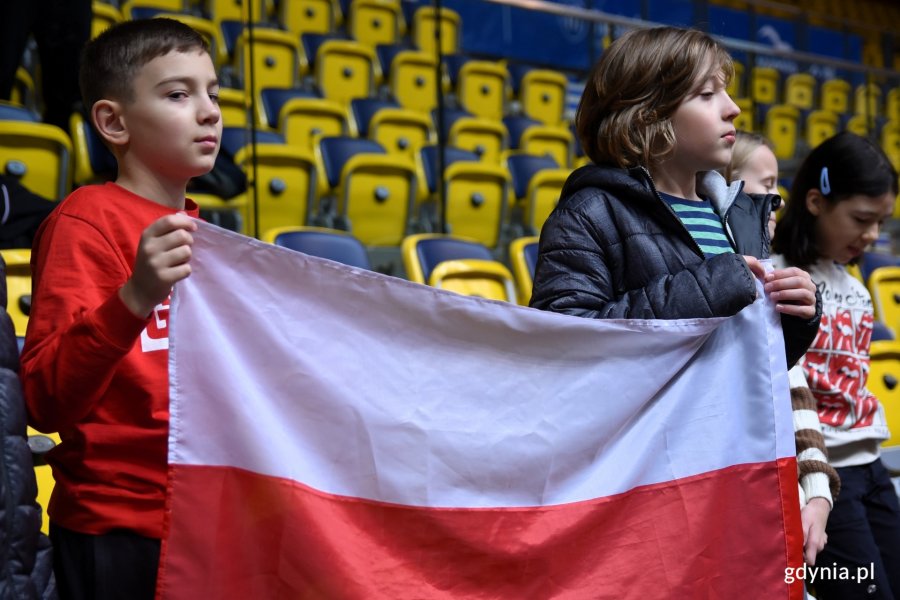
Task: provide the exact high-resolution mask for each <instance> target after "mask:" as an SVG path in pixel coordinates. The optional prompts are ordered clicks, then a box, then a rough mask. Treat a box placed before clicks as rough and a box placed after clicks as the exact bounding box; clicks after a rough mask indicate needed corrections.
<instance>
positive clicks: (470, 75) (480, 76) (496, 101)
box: [447, 54, 507, 121]
mask: <svg viewBox="0 0 900 600" xmlns="http://www.w3.org/2000/svg"><path fill="white" fill-rule="evenodd" d="M447 64H448V71H449V74H450V80H451V82H452V85H453V90H454V92H455V93H456V97H457V99H458V100H459V104H460V106H461V107H462V108H464V109H465V110H467V111H468V112H470V113H472V114H473V115H475V116H478V117H482V118H485V119H493V120H495V121H499V120H500V119H502V118H503V115H504V114H505V110H506V102H505V98H506V80H507V72H506V67H504V66H503V65H500V64H498V63H496V62H491V61H486V60H475V59H470V58H467V57H465V56H461V55H458V54H457V55H454V56H452V57H447Z"/></svg>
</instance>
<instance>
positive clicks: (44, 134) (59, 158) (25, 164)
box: [0, 120, 72, 200]
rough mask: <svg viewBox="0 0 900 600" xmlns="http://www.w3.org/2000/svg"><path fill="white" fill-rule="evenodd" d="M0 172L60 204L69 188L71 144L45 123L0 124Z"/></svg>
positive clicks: (63, 133)
mask: <svg viewBox="0 0 900 600" xmlns="http://www.w3.org/2000/svg"><path fill="white" fill-rule="evenodd" d="M0 171H3V172H5V173H6V174H8V175H12V176H15V177H18V178H19V180H20V182H21V184H22V185H24V186H25V187H27V188H28V189H29V190H31V191H32V192H34V193H36V194H39V195H41V196H43V197H45V198H48V199H50V200H62V199H63V198H65V197H66V196H67V195H68V194H69V192H70V191H71V188H72V140H71V138H70V137H69V134H68V133H67V132H66V131H64V130H63V129H61V128H59V127H57V126H55V125H50V124H48V123H34V122H32V121H21V120H19V121H3V122H2V124H0Z"/></svg>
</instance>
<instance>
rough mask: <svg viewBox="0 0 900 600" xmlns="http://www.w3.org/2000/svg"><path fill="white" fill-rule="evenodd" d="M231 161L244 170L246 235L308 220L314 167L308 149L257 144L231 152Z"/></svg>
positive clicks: (314, 190)
mask: <svg viewBox="0 0 900 600" xmlns="http://www.w3.org/2000/svg"><path fill="white" fill-rule="evenodd" d="M234 162H235V164H237V165H238V166H239V167H241V168H242V169H243V170H244V172H245V173H247V199H246V205H245V206H246V208H245V213H244V223H245V227H246V231H247V233H248V234H250V235H257V236H258V235H259V234H260V233H261V232H263V231H266V230H268V229H273V228H275V227H284V226H288V225H306V224H307V223H309V222H310V221H311V219H312V214H313V211H314V209H315V208H316V197H317V196H316V193H317V188H316V177H317V170H316V166H315V161H314V158H313V155H312V153H311V152H310V151H309V150H307V149H305V148H302V147H299V146H289V145H287V144H275V143H261V144H257V145H256V148H255V151H254V148H253V146H251V145H247V146H244V147H242V148H241V149H240V150H238V151H237V152H236V153H235V155H234ZM254 168H255V171H254ZM254 174H255V179H254ZM254 182H256V185H254ZM257 194H258V195H257ZM257 218H258V221H257Z"/></svg>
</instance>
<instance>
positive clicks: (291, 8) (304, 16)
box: [278, 0, 341, 37]
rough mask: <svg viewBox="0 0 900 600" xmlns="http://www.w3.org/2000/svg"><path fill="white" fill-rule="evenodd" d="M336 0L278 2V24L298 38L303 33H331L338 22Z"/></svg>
mask: <svg viewBox="0 0 900 600" xmlns="http://www.w3.org/2000/svg"><path fill="white" fill-rule="evenodd" d="M340 10H341V9H340V5H339V4H338V2H337V0H280V2H279V4H278V22H279V23H281V24H282V25H283V26H284V28H285V29H287V30H288V31H290V32H291V33H293V34H294V35H295V36H297V37H299V36H301V35H303V34H304V33H322V34H324V33H331V32H332V31H334V29H335V27H336V25H337V23H338V21H339V20H340V18H339V17H340Z"/></svg>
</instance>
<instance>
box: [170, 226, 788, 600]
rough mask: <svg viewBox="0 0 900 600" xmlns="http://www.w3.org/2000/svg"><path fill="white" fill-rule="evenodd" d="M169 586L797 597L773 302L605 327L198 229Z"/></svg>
mask: <svg viewBox="0 0 900 600" xmlns="http://www.w3.org/2000/svg"><path fill="white" fill-rule="evenodd" d="M192 265H193V273H192V275H191V277H189V278H188V279H187V280H185V281H184V282H181V283H179V284H178V285H177V286H176V290H175V293H174V295H173V300H172V305H171V312H170V315H169V316H170V319H171V329H170V355H169V360H170V386H171V428H170V429H171V431H170V439H169V506H168V510H167V516H166V519H167V524H166V534H165V539H164V544H163V556H162V560H161V565H160V572H159V585H158V589H157V597H158V598H162V599H181V598H184V599H190V600H194V599H196V598H222V599H235V600H237V599H240V600H246V599H254V600H255V599H265V600H269V599H272V600H274V599H305V598H315V599H320V598H327V599H366V600H375V599H386V600H387V599H390V600H402V599H429V600H430V599H439V598H440V599H444V598H446V599H451V598H452V599H458V598H463V599H482V600H486V599H515V600H518V599H549V598H564V599H590V600H596V599H605V598H609V599H616V600H621V599H630V598H634V599H642V600H644V599H647V598H685V599H689V598H690V599H692V598H724V599H731V598H746V597H748V594H750V595H752V597H754V598H766V599H777V598H785V599H789V598H790V599H795V598H797V599H799V598H802V587H801V586H802V582H800V581H799V580H797V581H796V582H795V583H794V584H793V585H788V584H786V583H785V579H786V577H785V572H786V569H789V568H796V567H799V566H800V565H801V563H802V551H801V542H802V538H801V533H800V523H799V504H798V498H797V466H796V462H795V457H794V452H795V451H794V443H793V433H792V426H791V415H790V400H789V394H788V383H787V374H786V372H785V368H784V363H785V360H784V350H783V348H782V340H781V332H780V325H779V321H778V317H777V315H776V313H775V311H774V308H773V306H772V304H771V303H769V302H767V301H766V300H764V299H761V300H758V301H757V302H756V303H755V304H753V305H752V306H750V307H748V308H746V309H745V310H743V311H742V312H741V313H740V314H739V315H738V316H736V317H733V318H730V319H707V320H681V321H638V320H622V321H612V320H609V321H604V320H591V319H582V318H576V317H570V316H565V315H558V314H552V313H546V312H542V311H538V310H533V309H529V308H524V307H518V306H513V305H509V304H505V303H500V302H493V301H488V300H484V299H479V298H472V297H463V296H459V295H456V294H453V293H452V292H446V291H442V290H438V289H434V288H429V287H425V286H421V285H417V284H412V283H409V282H407V281H404V280H400V279H397V278H392V277H387V276H383V275H380V274H377V273H372V272H368V271H363V270H359V269H355V268H352V267H346V266H343V265H339V264H337V263H333V262H329V261H325V260H320V259H316V258H313V257H308V256H306V255H303V254H300V253H296V252H292V251H290V250H286V249H283V248H278V247H274V246H270V245H268V244H264V243H262V242H259V241H257V240H254V239H251V238H247V237H243V236H240V235H237V234H234V233H231V232H228V231H225V230H221V229H218V228H216V227H214V226H212V225H209V224H205V223H200V229H199V231H198V232H197V233H196V234H195V246H194V258H193V259H192Z"/></svg>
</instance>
